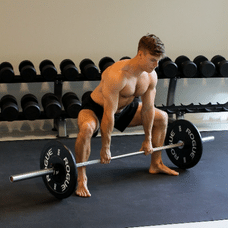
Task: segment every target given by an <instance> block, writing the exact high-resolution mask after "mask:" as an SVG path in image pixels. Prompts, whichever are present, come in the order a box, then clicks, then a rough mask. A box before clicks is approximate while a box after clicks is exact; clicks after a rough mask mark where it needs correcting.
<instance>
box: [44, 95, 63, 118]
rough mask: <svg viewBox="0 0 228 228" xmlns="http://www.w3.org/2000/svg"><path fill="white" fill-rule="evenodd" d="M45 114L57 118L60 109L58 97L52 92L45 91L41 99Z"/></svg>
mask: <svg viewBox="0 0 228 228" xmlns="http://www.w3.org/2000/svg"><path fill="white" fill-rule="evenodd" d="M41 103H42V106H43V108H44V112H45V114H46V116H47V117H48V118H50V119H55V118H58V117H59V116H60V114H61V111H62V106H61V104H60V101H59V99H58V97H57V96H56V95H55V94H53V93H46V94H45V95H44V96H43V97H42V99H41Z"/></svg>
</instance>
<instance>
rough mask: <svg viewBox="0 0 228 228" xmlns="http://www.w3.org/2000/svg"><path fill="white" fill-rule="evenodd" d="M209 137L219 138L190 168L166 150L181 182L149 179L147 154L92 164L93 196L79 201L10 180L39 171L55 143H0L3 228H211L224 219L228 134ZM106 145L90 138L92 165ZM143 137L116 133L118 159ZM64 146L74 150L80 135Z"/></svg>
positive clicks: (38, 181) (227, 211)
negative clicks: (183, 167)
mask: <svg viewBox="0 0 228 228" xmlns="http://www.w3.org/2000/svg"><path fill="white" fill-rule="evenodd" d="M209 135H214V136H215V141H214V142H209V143H205V144H204V152H203V156H202V158H201V160H200V162H199V163H198V164H197V165H196V166H195V167H193V168H192V169H189V170H180V169H178V168H176V167H175V166H174V165H173V164H172V163H171V161H170V160H169V159H168V158H167V156H166V153H165V152H163V161H164V163H165V164H166V165H168V166H169V167H171V168H174V169H175V170H178V171H179V172H180V175H179V176H178V177H172V176H167V175H164V174H157V175H150V174H149V173H148V168H149V164H150V158H149V157H145V156H144V155H138V156H133V157H128V158H123V159H119V160H116V161H112V162H111V163H110V164H109V165H101V164H96V165H92V166H88V167H87V174H88V178H89V183H88V186H89V189H90V192H91V194H92V196H91V197H90V198H80V197H77V196H76V195H74V194H73V195H72V196H71V197H69V198H67V199H64V200H57V199H56V198H54V197H53V196H52V195H51V194H50V193H49V192H48V190H47V189H46V187H45V186H44V184H43V181H42V178H41V177H38V178H34V179H30V180H25V181H22V182H17V183H10V181H9V176H10V175H12V174H19V173H24V172H28V171H34V170H39V159H40V153H41V150H42V149H43V147H44V145H45V144H46V143H48V142H49V141H51V140H28V141H23V140H22V141H8V142H0V146H1V152H0V161H1V165H0V177H1V186H0V192H1V194H0V227H3V228H5V227H7V228H10V227H14V228H15V227H32V228H33V227H35V228H36V227H39V228H41V227H55V228H58V227H68V228H70V227H80V228H91V227H99V228H103V227H104V228H112V227H113V228H114V227H115V228H116V227H123V228H124V227H143V226H146V227H147V226H149V227H154V226H156V227H157V226H158V227H167V228H168V227H179V225H177V226H174V225H167V224H180V227H183V226H181V225H182V224H185V225H186V226H185V227H199V226H196V224H198V222H199V224H203V225H205V224H207V227H210V226H208V224H209V222H211V221H218V220H221V222H226V221H225V220H226V219H227V218H228V205H227V202H228V175H227V173H228V151H227V147H228V141H227V138H228V132H227V131H216V132H203V133H202V136H203V137H205V136H209ZM100 140H101V139H100V137H97V138H93V139H92V154H91V157H90V160H93V159H97V158H99V150H100V145H101V141H100ZM142 140H143V135H130V136H115V137H113V138H112V146H111V151H112V155H113V156H115V155H118V154H123V153H130V152H134V151H137V150H138V149H140V146H141V142H142ZM60 141H62V142H63V143H64V144H65V145H67V147H68V148H70V149H71V150H72V152H73V149H74V143H75V138H73V139H72V138H71V139H60ZM206 221H207V222H206ZM195 222H197V223H195ZM191 224H193V226H191ZM214 224H215V225H216V226H217V225H218V223H216V222H214ZM219 224H220V227H222V226H221V224H222V223H219ZM216 226H213V227H216ZM226 226H227V223H226ZM201 227H203V226H201ZM211 227H212V226H211Z"/></svg>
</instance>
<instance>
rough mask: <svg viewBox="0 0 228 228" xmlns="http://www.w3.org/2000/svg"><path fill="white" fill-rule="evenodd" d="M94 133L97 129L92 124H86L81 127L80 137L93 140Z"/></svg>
mask: <svg viewBox="0 0 228 228" xmlns="http://www.w3.org/2000/svg"><path fill="white" fill-rule="evenodd" d="M94 132H95V127H94V126H93V125H92V124H91V123H88V122H84V123H83V124H82V125H81V126H80V127H79V135H80V136H81V137H83V138H92V136H93V134H94Z"/></svg>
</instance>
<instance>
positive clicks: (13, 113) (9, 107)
mask: <svg viewBox="0 0 228 228" xmlns="http://www.w3.org/2000/svg"><path fill="white" fill-rule="evenodd" d="M1 114H2V117H3V119H4V120H7V121H14V120H17V118H18V114H19V108H18V104H17V100H16V98H15V97H14V96H12V95H5V96H3V97H2V99H1Z"/></svg>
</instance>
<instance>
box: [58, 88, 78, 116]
mask: <svg viewBox="0 0 228 228" xmlns="http://www.w3.org/2000/svg"><path fill="white" fill-rule="evenodd" d="M62 103H63V107H64V109H65V111H66V113H67V114H68V115H69V116H70V117H71V118H77V117H78V113H79V112H80V110H81V102H80V101H79V99H78V96H77V95H76V94H75V93H73V92H68V93H65V94H64V95H63V97H62Z"/></svg>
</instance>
